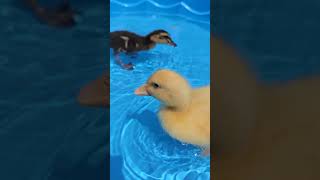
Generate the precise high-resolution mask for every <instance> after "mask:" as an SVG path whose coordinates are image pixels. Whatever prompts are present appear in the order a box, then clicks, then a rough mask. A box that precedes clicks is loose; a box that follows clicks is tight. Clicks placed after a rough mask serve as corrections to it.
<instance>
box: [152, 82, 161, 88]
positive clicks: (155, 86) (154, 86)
mask: <svg viewBox="0 0 320 180" xmlns="http://www.w3.org/2000/svg"><path fill="white" fill-rule="evenodd" d="M152 87H153V88H155V89H157V88H159V87H160V86H159V84H157V83H152Z"/></svg>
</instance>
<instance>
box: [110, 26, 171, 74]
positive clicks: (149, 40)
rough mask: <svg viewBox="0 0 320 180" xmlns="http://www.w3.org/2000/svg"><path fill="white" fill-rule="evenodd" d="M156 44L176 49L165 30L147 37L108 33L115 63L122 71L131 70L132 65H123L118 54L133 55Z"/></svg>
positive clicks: (157, 31)
mask: <svg viewBox="0 0 320 180" xmlns="http://www.w3.org/2000/svg"><path fill="white" fill-rule="evenodd" d="M156 44H168V45H170V46H173V47H176V46H177V44H176V43H175V42H174V41H173V40H172V39H171V37H170V35H169V33H168V32H167V31H165V30H161V29H160V30H155V31H153V32H151V33H149V34H148V35H147V36H140V35H138V34H135V33H132V32H129V31H114V32H110V48H112V49H113V53H114V56H115V59H116V62H117V63H118V64H119V65H120V66H121V67H122V68H124V69H127V70H132V69H133V64H132V63H128V64H125V63H123V62H122V61H121V59H120V57H119V54H120V53H121V52H123V53H126V54H127V55H128V54H133V53H136V52H139V51H144V50H149V49H152V48H154V47H155V46H156Z"/></svg>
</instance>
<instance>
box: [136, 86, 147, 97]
mask: <svg viewBox="0 0 320 180" xmlns="http://www.w3.org/2000/svg"><path fill="white" fill-rule="evenodd" d="M134 94H135V95H138V96H150V94H149V93H148V91H147V85H143V86H140V87H139V88H138V89H136V90H135V91H134Z"/></svg>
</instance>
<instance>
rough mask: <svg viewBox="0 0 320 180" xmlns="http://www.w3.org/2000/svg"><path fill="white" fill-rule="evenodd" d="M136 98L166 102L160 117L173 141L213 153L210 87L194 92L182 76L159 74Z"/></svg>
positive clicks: (172, 73)
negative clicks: (150, 98)
mask: <svg viewBox="0 0 320 180" xmlns="http://www.w3.org/2000/svg"><path fill="white" fill-rule="evenodd" d="M135 94H136V95H140V96H153V97H154V98H156V99H158V100H159V101H161V102H162V107H161V109H160V111H159V113H158V116H159V119H160V121H161V125H162V127H163V128H164V129H165V131H166V132H167V133H168V134H169V135H170V136H171V137H173V138H175V139H177V140H179V141H181V142H185V143H189V144H193V145H196V146H200V147H202V148H204V152H203V154H204V155H208V154H209V153H210V86H206V87H201V88H196V89H192V88H191V87H190V85H189V83H188V82H187V81H186V80H185V79H184V78H183V77H182V76H180V75H179V74H177V73H175V72H173V71H170V70H159V71H157V72H155V73H154V74H153V75H152V76H151V77H150V78H149V79H148V81H147V83H146V84H144V85H142V86H141V87H139V88H138V89H137V90H136V91H135Z"/></svg>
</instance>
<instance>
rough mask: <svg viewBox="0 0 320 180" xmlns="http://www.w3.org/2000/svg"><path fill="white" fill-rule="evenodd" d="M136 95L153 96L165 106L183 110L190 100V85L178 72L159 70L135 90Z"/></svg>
mask: <svg viewBox="0 0 320 180" xmlns="http://www.w3.org/2000/svg"><path fill="white" fill-rule="evenodd" d="M135 94H136V95H140V96H153V97H154V98H156V99H158V100H159V101H161V102H162V103H163V104H164V105H165V106H166V107H169V108H174V109H178V110H185V109H187V108H188V107H189V105H190V102H191V87H190V85H189V83H188V82H187V81H186V80H185V79H184V78H183V77H182V76H181V75H179V74H177V73H176V72H173V71H171V70H159V71H157V72H155V73H154V74H153V75H151V77H150V78H149V79H148V81H147V83H146V84H144V85H142V86H141V87H139V88H138V89H137V90H136V91H135Z"/></svg>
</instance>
